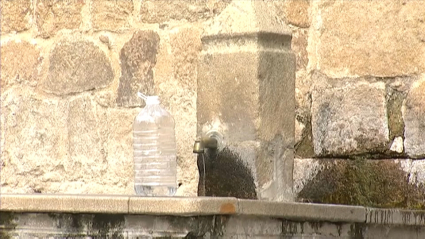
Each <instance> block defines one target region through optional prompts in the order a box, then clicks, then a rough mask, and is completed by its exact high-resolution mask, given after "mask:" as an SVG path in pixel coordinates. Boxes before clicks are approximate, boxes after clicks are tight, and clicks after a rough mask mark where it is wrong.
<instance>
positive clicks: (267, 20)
mask: <svg viewBox="0 0 425 239" xmlns="http://www.w3.org/2000/svg"><path fill="white" fill-rule="evenodd" d="M270 10H271V8H270V7H269V6H268V5H267V4H266V3H265V2H262V1H234V2H232V3H231V5H229V6H228V7H227V8H226V9H225V10H224V11H223V12H222V13H221V14H220V15H219V16H218V17H217V18H215V19H214V21H213V22H212V23H211V24H210V25H209V26H208V27H207V28H206V30H205V33H204V36H203V38H202V41H203V44H204V48H203V51H202V54H201V60H200V62H199V68H198V102H197V111H198V113H197V118H198V135H199V136H201V135H204V134H206V133H207V132H208V131H209V130H215V131H218V132H219V133H221V134H222V135H223V141H224V142H223V145H224V146H227V147H228V148H229V149H230V150H231V151H232V152H235V153H236V154H237V155H239V156H240V160H241V161H242V162H243V163H244V164H245V165H246V166H247V167H248V168H249V169H250V171H251V173H252V175H253V178H254V180H255V186H256V195H257V196H258V198H261V199H269V200H277V201H282V200H292V164H293V143H294V142H293V141H294V117H295V115H294V112H295V110H294V107H295V106H294V101H295V100H294V91H295V89H294V88H295V79H294V78H295V56H294V55H293V53H292V52H291V51H290V39H291V36H290V33H289V31H288V29H287V27H286V26H284V25H282V24H281V23H280V22H279V21H278V20H277V17H276V16H273V15H270V14H269V13H270ZM248 152H249V153H248ZM212 160H213V159H212ZM236 161H238V160H236ZM206 165H208V164H207V163H206ZM218 173H220V172H218ZM222 179H223V178H222ZM206 184H208V182H206ZM206 191H207V192H208V189H207V190H206ZM220 193H223V192H220ZM229 193H230V195H231V192H229ZM213 194H214V193H213Z"/></svg>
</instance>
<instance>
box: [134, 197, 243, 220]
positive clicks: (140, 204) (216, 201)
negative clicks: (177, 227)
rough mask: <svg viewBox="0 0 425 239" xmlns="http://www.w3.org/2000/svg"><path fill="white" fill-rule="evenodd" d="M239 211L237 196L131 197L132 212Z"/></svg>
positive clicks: (182, 213) (180, 213)
mask: <svg viewBox="0 0 425 239" xmlns="http://www.w3.org/2000/svg"><path fill="white" fill-rule="evenodd" d="M237 211H238V202H237V199H236V198H230V197H229V198H219V197H208V198H207V197H193V198H191V197H188V198H184V197H154V198H151V197H130V201H129V213H130V214H155V215H180V216H190V215H230V214H236V212H237Z"/></svg>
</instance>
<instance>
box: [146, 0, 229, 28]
mask: <svg viewBox="0 0 425 239" xmlns="http://www.w3.org/2000/svg"><path fill="white" fill-rule="evenodd" d="M230 1H231V0H224V1H223V0H211V1H196V0H176V1H171V2H170V1H164V0H148V1H143V2H142V4H141V8H140V19H141V21H142V22H146V23H162V22H167V21H170V20H183V19H184V20H187V21H189V22H194V21H198V20H205V19H208V18H212V17H214V16H215V15H218V14H220V12H221V11H222V10H223V9H224V8H225V7H226V6H227V5H228V4H229V2H230Z"/></svg>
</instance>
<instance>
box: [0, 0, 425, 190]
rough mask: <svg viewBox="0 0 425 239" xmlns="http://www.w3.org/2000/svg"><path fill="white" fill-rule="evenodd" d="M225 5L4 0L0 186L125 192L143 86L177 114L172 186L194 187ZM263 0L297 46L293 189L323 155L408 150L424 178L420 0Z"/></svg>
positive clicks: (424, 28)
mask: <svg viewBox="0 0 425 239" xmlns="http://www.w3.org/2000/svg"><path fill="white" fill-rule="evenodd" d="M229 2H230V0H225V1H219V0H209V1H193V0H192V1H191V0H184V1H183V0H180V1H179V0H178V1H158V0H149V1H148V0H146V1H134V0H122V1H109V0H67V1H57V0H31V1H29V0H13V1H12V0H8V1H3V2H2V6H1V16H2V19H1V101H2V105H1V107H2V108H1V112H2V114H1V150H2V156H1V159H2V169H1V187H2V188H1V190H2V192H25V193H29V192H41V193H119V194H120V193H125V194H133V188H132V187H133V184H132V182H133V181H132V157H131V156H132V148H131V147H132V146H131V125H132V121H133V118H134V116H135V115H136V114H137V112H138V111H139V110H140V109H141V107H143V106H144V103H143V102H142V101H141V100H139V99H137V97H136V94H135V93H136V92H137V91H138V90H140V91H142V92H145V93H148V94H158V95H160V97H161V98H162V102H163V105H164V106H165V107H166V108H167V109H168V110H169V111H170V112H171V113H172V114H173V115H174V117H175V120H176V136H177V142H178V165H179V170H178V172H179V183H181V187H180V189H179V191H178V194H180V195H196V190H197V182H198V172H197V167H196V158H195V156H194V155H193V154H192V145H193V140H194V139H195V138H196V136H197V135H196V124H197V122H196V121H197V120H196V111H197V109H196V105H197V104H196V98H197V84H196V82H197V61H198V59H199V56H200V52H201V49H202V43H201V40H200V39H201V35H202V32H203V30H204V28H205V26H206V25H207V24H208V23H209V22H211V21H212V19H213V18H214V17H215V16H217V15H219V14H220V13H221V12H222V11H223V9H225V8H226V6H227V5H228V4H229ZM267 3H268V4H269V7H270V11H274V12H275V13H276V14H277V15H278V16H279V19H278V20H279V21H282V22H284V23H286V24H287V25H289V26H290V27H291V29H292V50H293V51H294V52H295V54H296V57H297V71H296V92H295V93H296V119H295V122H294V123H295V136H296V137H295V140H296V144H295V150H296V151H295V155H296V159H295V167H294V177H295V179H296V181H295V185H297V186H296V187H298V188H296V191H300V190H301V189H302V188H303V185H306V184H307V182H308V181H309V179H312V178H314V176H315V175H316V174H317V172H318V171H320V170H321V169H322V168H323V165H322V164H321V159H320V158H330V159H341V158H342V159H346V158H351V157H353V156H356V157H363V158H366V159H372V158H373V159H387V160H386V161H385V162H388V163H394V162H395V163H399V161H397V162H396V161H394V160H393V159H394V158H398V159H400V158H403V159H404V161H403V162H406V163H404V164H402V165H401V166H403V167H401V169H402V170H404V171H405V172H409V173H410V174H409V180H411V182H412V183H413V182H420V181H421V180H423V179H425V178H424V176H423V174H424V173H423V170H422V169H423V168H424V167H425V163H424V162H425V161H423V160H421V159H423V158H425V120H424V119H425V93H424V92H425V17H424V16H425V8H424V7H423V2H421V1H413V0H407V1H406V0H404V1H402V0H396V1H394V0H383V1H363V0H359V1H348V0H343V1H335V0H323V1H308V0H286V1H283V0H282V1H278V0H275V1H273V0H268V1H267ZM276 113H277V112H276ZM277 118H278V117H277ZM313 158H316V159H313ZM405 165H408V166H405ZM404 166H405V167H404ZM306 169H311V170H306ZM401 180H403V179H401Z"/></svg>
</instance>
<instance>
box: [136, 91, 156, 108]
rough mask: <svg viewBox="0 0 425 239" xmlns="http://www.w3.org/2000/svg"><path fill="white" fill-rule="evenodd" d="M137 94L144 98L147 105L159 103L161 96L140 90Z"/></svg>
mask: <svg viewBox="0 0 425 239" xmlns="http://www.w3.org/2000/svg"><path fill="white" fill-rule="evenodd" d="M137 96H139V97H140V98H142V99H143V100H144V101H145V102H146V104H147V105H153V104H159V97H158V96H157V95H152V96H147V95H144V94H142V93H140V92H137Z"/></svg>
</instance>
